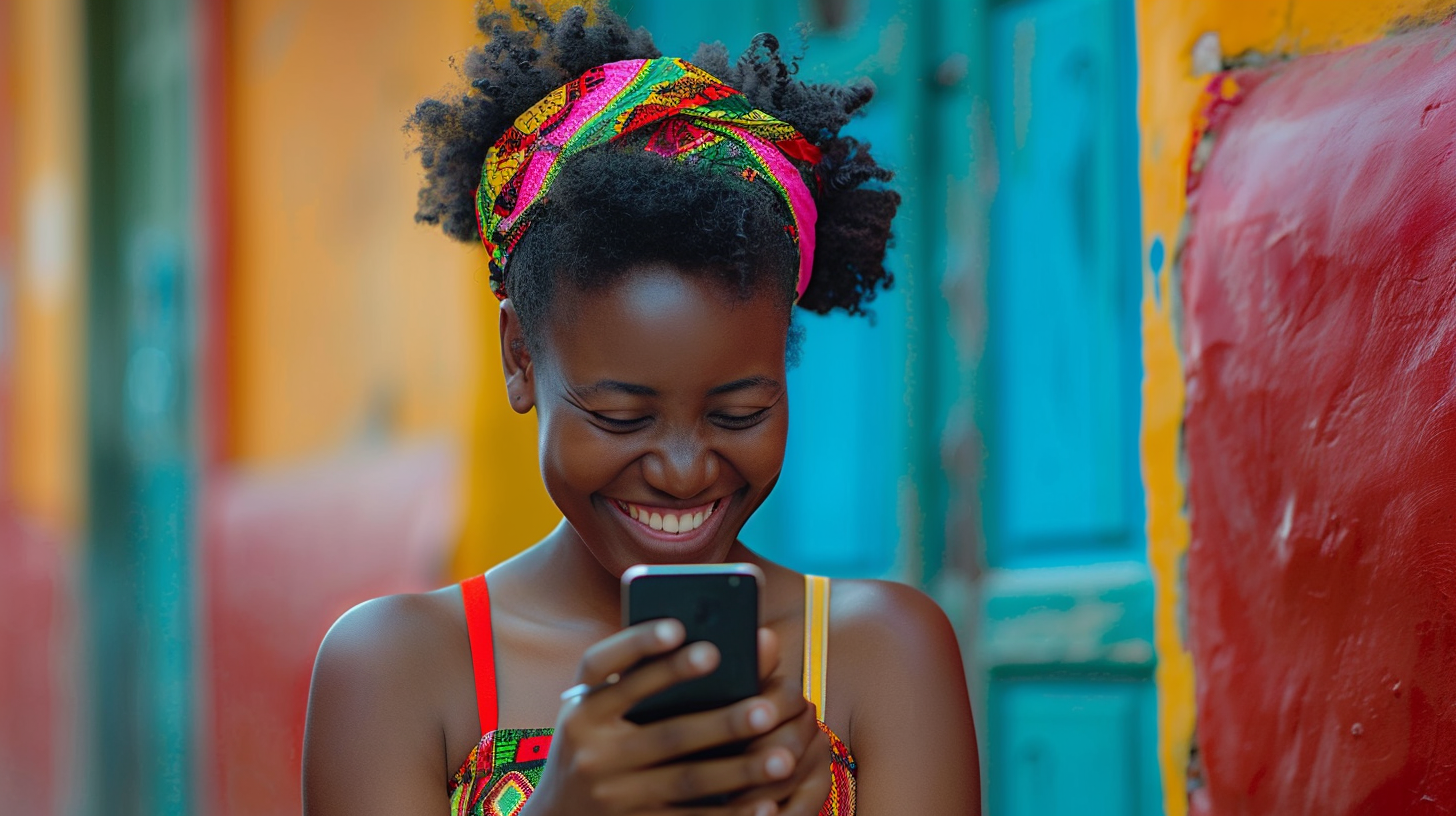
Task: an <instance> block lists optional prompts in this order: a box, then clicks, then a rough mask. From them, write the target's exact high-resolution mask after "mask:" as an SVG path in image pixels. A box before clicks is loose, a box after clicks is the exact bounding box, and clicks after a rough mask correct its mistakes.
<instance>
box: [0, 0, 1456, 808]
mask: <svg viewBox="0 0 1456 816" xmlns="http://www.w3.org/2000/svg"><path fill="white" fill-rule="evenodd" d="M613 5H614V7H616V8H617V9H618V10H619V11H622V12H623V13H625V14H626V15H627V16H628V18H629V19H630V20H632V21H633V22H635V23H637V24H640V25H644V26H646V27H648V28H649V29H650V30H651V31H652V32H653V33H654V35H655V37H656V40H657V43H658V45H659V47H660V48H661V49H662V50H663V51H664V52H665V53H668V54H679V55H684V56H687V55H690V54H691V53H692V51H693V50H694V48H695V47H696V45H697V43H698V42H700V41H705V40H706V41H713V40H719V41H722V42H724V43H725V44H727V45H728V47H729V48H730V49H731V50H734V51H737V50H741V49H742V48H743V47H745V46H746V45H747V44H748V42H749V39H750V38H751V37H752V35H753V34H755V33H756V32H759V31H764V30H768V31H773V32H776V33H778V35H779V36H780V37H781V39H783V40H785V41H786V42H794V41H795V39H796V37H797V36H798V35H797V34H796V28H795V26H796V24H798V23H800V22H804V23H807V24H808V26H809V31H810V32H811V33H809V34H808V35H807V38H806V39H807V51H806V54H807V56H806V57H805V59H804V62H803V66H802V73H803V75H804V76H806V77H810V78H815V79H829V80H849V79H854V78H857V77H868V78H869V79H871V80H872V81H873V82H874V83H875V85H876V87H877V88H878V96H877V99H876V100H875V101H874V102H873V103H872V104H871V105H870V106H869V108H868V110H867V112H866V115H864V116H863V117H862V118H861V119H859V120H857V121H856V122H855V123H853V125H852V126H851V128H850V132H851V133H853V134H854V135H856V136H857V137H859V138H861V139H864V140H867V141H869V142H872V143H873V145H874V147H875V149H876V152H877V155H879V156H880V157H881V160H882V162H883V163H885V164H887V165H889V166H890V167H892V168H893V169H894V170H895V171H896V173H897V179H896V186H897V187H898V188H899V189H900V190H901V191H902V192H903V193H904V196H905V203H904V205H903V207H902V210H901V213H900V216H899V218H898V221H897V234H896V241H895V245H894V247H893V258H892V264H893V269H894V272H895V274H896V279H897V280H896V285H895V287H894V289H893V290H892V291H891V292H889V293H887V294H885V295H883V296H881V297H880V298H879V299H878V300H877V301H875V303H874V315H873V319H871V320H863V319H858V320H857V319H849V318H842V317H830V318H818V317H812V316H807V317H805V316H801V318H802V320H803V323H804V324H805V327H806V331H807V340H806V345H805V349H804V355H803V361H802V364H801V365H800V366H799V367H798V368H797V369H796V370H795V371H793V372H792V373H791V375H790V378H791V388H792V389H793V392H794V395H795V396H794V404H793V410H794V418H793V420H792V427H793V432H792V435H791V439H790V443H789V450H788V458H787V462H786V465H785V470H784V475H783V479H782V481H781V482H780V484H779V486H778V488H777V489H776V491H775V493H774V494H773V496H772V497H771V499H770V500H769V502H768V503H767V504H766V505H765V506H764V508H763V509H762V511H761V512H759V513H758V514H757V515H756V516H755V518H754V519H753V521H752V522H751V523H750V525H749V527H748V529H747V530H746V531H745V533H744V540H745V541H746V542H747V543H748V544H749V545H750V546H752V547H755V548H757V549H759V550H760V551H762V552H764V553H765V554H766V555H768V556H769V557H772V558H776V559H779V560H781V561H783V562H784V563H786V564H788V565H790V566H792V567H795V568H797V569H800V570H805V571H812V572H818V573H823V574H828V575H831V576H841V577H867V576H869V577H885V578H892V579H896V580H901V581H905V582H908V583H911V584H914V585H916V586H919V587H921V588H923V589H925V590H926V591H927V592H929V593H931V594H932V595H933V596H934V597H935V598H936V599H937V600H938V601H939V602H940V603H941V604H942V605H943V606H944V607H945V609H946V610H947V612H948V613H949V614H950V615H951V617H952V620H953V621H954V622H955V624H956V626H957V628H958V630H959V632H960V635H961V638H962V646H963V652H964V654H965V655H966V658H967V661H968V669H969V676H970V679H971V684H972V692H973V699H974V700H975V705H976V708H977V716H978V722H979V729H980V731H979V736H980V739H981V744H982V758H983V768H982V769H980V772H981V773H983V774H984V779H985V782H986V788H985V789H986V795H987V797H988V798H987V801H988V804H989V808H990V809H989V811H988V812H989V813H992V814H995V815H996V816H1019V815H1020V814H1027V815H1028V816H1030V814H1036V815H1037V816H1056V815H1057V814H1098V815H1100V814H1108V816H1124V815H1125V814H1134V815H1136V816H1152V815H1153V814H1162V813H1168V814H1184V813H1186V812H1187V802H1188V799H1187V796H1188V791H1189V788H1190V787H1192V788H1196V787H1197V786H1198V785H1200V784H1202V783H1201V780H1202V776H1201V775H1202V773H1203V771H1202V768H1201V766H1200V765H1199V762H1198V759H1197V757H1196V755H1195V754H1194V753H1193V752H1192V750H1191V749H1192V746H1193V744H1194V743H1193V736H1192V732H1193V722H1194V714H1193V710H1194V708H1193V695H1194V691H1193V666H1192V662H1191V658H1190V656H1189V653H1188V651H1187V647H1186V646H1185V645H1184V642H1183V625H1182V623H1180V622H1181V621H1183V615H1184V611H1185V609H1184V606H1183V604H1184V601H1183V598H1182V594H1181V593H1182V590H1181V587H1182V585H1183V578H1182V575H1183V569H1184V567H1183V556H1184V553H1185V551H1186V550H1187V548H1188V544H1189V532H1188V525H1187V521H1186V519H1185V517H1184V498H1183V496H1184V494H1183V480H1184V477H1185V474H1184V472H1183V470H1182V468H1183V463H1182V460H1180V458H1179V457H1180V453H1179V451H1180V448H1179V445H1180V438H1179V433H1180V427H1181V421H1182V416H1183V413H1182V412H1183V405H1184V403H1183V399H1184V384H1185V383H1184V375H1183V372H1182V368H1181V367H1180V366H1181V364H1180V360H1179V353H1178V347H1177V343H1176V341H1175V336H1176V335H1175V331H1174V329H1175V321H1176V319H1177V318H1178V314H1179V313H1178V312H1176V309H1177V308H1179V305H1178V304H1177V298H1176V296H1175V295H1171V294H1169V293H1170V292H1172V291H1173V290H1172V289H1171V288H1170V287H1171V286H1172V284H1173V283H1174V282H1175V281H1174V280H1173V279H1172V278H1171V277H1170V275H1171V274H1172V267H1173V260H1174V256H1175V252H1176V248H1177V246H1178V243H1179V240H1180V237H1179V236H1180V230H1181V229H1182V224H1183V220H1182V219H1183V218H1184V214H1185V193H1186V189H1185V186H1184V175H1185V171H1186V168H1187V167H1188V166H1189V159H1190V156H1191V152H1190V150H1191V148H1190V145H1191V144H1193V134H1194V133H1195V130H1196V127H1197V126H1199V125H1198V121H1199V120H1198V118H1197V116H1196V113H1197V112H1198V111H1199V110H1202V109H1203V108H1201V107H1200V106H1201V105H1204V104H1205V103H1207V101H1208V97H1207V94H1206V93H1205V87H1215V86H1209V84H1208V83H1209V80H1210V77H1215V78H1216V76H1217V75H1219V72H1221V71H1223V70H1225V69H1226V68H1228V67H1230V66H1231V65H1232V64H1233V63H1232V62H1231V58H1229V57H1226V56H1225V55H1227V54H1239V53H1241V52H1243V51H1244V49H1246V48H1253V49H1258V48H1264V49H1268V50H1269V51H1272V52H1278V53H1284V54H1288V53H1290V52H1292V51H1295V50H1300V49H1302V50H1304V51H1310V52H1314V51H1320V50H1332V49H1335V48H1338V47H1345V46H1350V45H1354V44H1359V43H1361V42H1366V41H1369V40H1372V39H1375V38H1377V37H1379V36H1382V34H1383V32H1386V31H1389V30H1391V26H1394V25H1396V23H1397V22H1399V21H1402V20H1407V19H1408V17H1407V15H1410V14H1413V13H1416V12H1421V13H1425V12H1428V11H1429V10H1430V9H1432V8H1434V7H1436V6H1439V5H1442V4H1441V3H1431V2H1423V1H1422V0H1411V2H1399V1H1391V2H1386V1H1384V0H1383V1H1382V2H1380V3H1356V2H1348V1H1347V0H1328V1H1327V2H1322V3H1314V2H1304V1H1303V0H1297V1H1294V2H1291V1H1290V0H1242V2H1239V3H1217V2H1212V1H1211V0H1207V1H1205V0H1139V2H1134V1H1133V0H795V1H794V2H790V1H789V0H741V2H736V3H721V4H711V5H710V4H706V3H682V2H668V0H619V1H618V2H615V3H614V4H613ZM1445 5H1449V4H1445ZM472 23H473V13H472V2H471V0H347V2H346V1H345V0H0V813H3V814H6V816H11V814H13V815H14V816H21V815H22V814H23V815H24V816H31V814H36V815H37V816H49V815H50V814H88V815H89V814H125V815H126V816H130V815H131V814H158V815H163V814H165V815H166V816H171V815H172V814H188V813H205V814H217V815H218V816H224V815H225V816H281V815H282V814H288V813H297V812H298V810H299V801H300V796H299V765H300V744H301V738H302V725H303V717H304V710H305V704H306V695H307V689H308V682H309V675H310V671H311V667H312V660H313V656H314V654H315V651H316V649H317V647H318V643H319V641H320V640H321V638H322V636H323V634H324V632H325V631H326V629H327V628H328V626H329V624H330V623H331V622H332V621H334V620H335V619H336V618H337V617H338V616H339V615H340V614H342V613H343V612H344V611H345V610H347V609H348V608H349V607H351V606H352V605H354V604H356V603H358V602H360V601H363V600H365V599H367V598H370V597H374V596H377V595H380V594H385V593H391V592H404V591H419V590H425V589H429V588H433V587H436V586H440V585H443V584H445V583H448V582H451V581H455V580H459V579H461V578H463V577H466V576H468V575H471V574H474V573H477V572H479V571H481V570H483V569H485V568H487V567H489V566H490V565H491V564H494V563H496V562H498V561H499V560H501V559H503V558H505V557H508V556H510V555H511V554H513V553H515V552H517V551H519V550H520V549H522V548H523V547H525V546H527V545H529V544H530V543H532V542H533V541H535V540H536V539H537V538H538V537H539V536H540V535H542V534H543V533H545V532H546V531H547V530H549V529H550V528H551V526H553V525H554V523H555V522H556V520H557V519H558V518H559V516H558V514H557V513H556V512H555V510H554V507H553V506H552V505H551V504H550V502H549V500H548V499H547V498H546V496H545V494H544V491H543V490H542V488H541V485H540V482H539V478H538V477H537V476H536V465H535V458H534V453H535V448H534V444H535V424H534V419H533V418H531V417H526V418H522V417H518V416H517V415H515V414H514V413H513V412H511V411H510V410H509V409H508V407H507V405H506V402H505V400H504V399H503V389H502V384H501V382H500V374H499V370H500V369H499V363H498V358H497V348H496V309H495V302H494V299H493V298H492V297H491V296H490V293H489V290H488V287H487V286H486V277H485V275H486V273H485V260H484V257H483V255H482V253H481V252H480V251H479V249H478V248H474V247H465V246H460V245H457V244H455V243H453V242H451V241H449V240H447V239H445V238H444V237H443V236H442V235H441V234H440V233H439V232H438V231H437V230H433V229H430V228H427V227H424V226H419V225H416V224H415V223H414V222H413V220H412V215H413V211H414V199H415V191H416V188H417V184H418V172H417V169H416V168H417V162H416V159H415V157H414V156H412V154H411V145H410V141H409V138H408V137H407V135H406V134H404V133H403V132H402V125H403V122H404V119H405V117H406V115H407V114H408V113H409V111H410V110H411V109H412V107H413V105H414V103H415V102H417V101H418V100H419V99H421V98H422V97H424V96H425V95H428V94H433V93H438V92H440V91H442V90H444V89H446V88H447V87H453V86H455V85H457V84H458V77H457V75H456V73H455V71H454V65H455V64H456V63H458V61H459V60H460V59H461V58H462V57H463V55H464V54H465V51H466V49H468V48H469V47H470V46H471V45H472V44H473V43H475V42H477V41H478V40H477V36H478V35H477V33H476V32H475V29H474V26H473V24H472ZM1220 31H1221V32H1222V36H1223V40H1222V42H1220V40H1219V38H1218V35H1217V34H1215V35H1214V36H1213V40H1212V42H1210V41H1209V40H1208V38H1207V37H1208V32H1220ZM1200 49H1201V50H1200ZM1215 96H1217V94H1215ZM1140 98H1141V108H1140V107H1139V104H1140V103H1139V100H1140ZM1204 124H1206V122H1205V123H1204ZM1424 124H1425V120H1424V119H1423V120H1422V126H1424ZM1199 132H1201V131H1199ZM803 508H813V511H812V512H808V513H806V512H804V510H803ZM1397 686H1399V683H1397ZM932 750H933V748H932ZM966 772H967V773H975V772H977V769H972V768H968V769H967V770H966ZM1229 812H1244V811H1233V810H1231V811H1229ZM1250 812H1252V811H1250ZM1261 812H1263V811H1261ZM1285 812H1290V811H1285ZM1325 812H1327V813H1333V812H1336V811H1333V810H1331V811H1325ZM1391 812H1394V811H1391Z"/></svg>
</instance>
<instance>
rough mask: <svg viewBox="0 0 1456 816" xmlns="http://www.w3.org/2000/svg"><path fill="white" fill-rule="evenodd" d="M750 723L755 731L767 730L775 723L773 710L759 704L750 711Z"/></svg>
mask: <svg viewBox="0 0 1456 816" xmlns="http://www.w3.org/2000/svg"><path fill="white" fill-rule="evenodd" d="M748 724H749V725H751V726H753V730H755V731H767V730H768V727H769V726H771V725H773V712H772V711H770V710H769V707H768V706H766V705H757V706H754V707H753V708H751V709H749V711H748Z"/></svg>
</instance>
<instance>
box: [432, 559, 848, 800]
mask: <svg viewBox="0 0 1456 816" xmlns="http://www.w3.org/2000/svg"><path fill="white" fill-rule="evenodd" d="M460 594H461V597H462V598H463V599H464V602H465V626H466V629H467V630H468V632H469V636H470V660H471V664H472V665H473V668H474V671H475V702H476V707H477V708H478V709H479V713H480V732H481V734H482V735H483V736H482V737H481V738H480V743H479V744H477V745H476V746H475V747H474V748H472V749H470V755H469V756H467V757H466V758H465V762H464V763H463V764H462V765H461V766H460V770H458V771H456V772H455V777H454V779H453V780H452V781H451V783H450V816H516V814H518V813H520V812H521V809H522V808H524V807H525V805H526V799H527V798H528V797H530V795H531V792H532V791H534V790H535V789H536V784H537V783H538V782H540V781H541V773H542V771H543V770H544V769H545V767H546V762H547V757H548V755H549V754H550V752H551V732H552V729H550V728H496V717H497V711H496V688H495V649H494V644H493V641H492V638H491V625H490V590H489V587H488V586H487V585H486V582H485V576H484V575H477V576H475V577H474V578H469V579H466V580H465V581H462V582H461V584H460ZM828 657H829V579H828V578H823V577H820V576H817V575H806V576H804V698H805V699H807V700H808V701H809V702H810V703H812V704H813V706H814V712H815V718H816V719H817V720H818V722H819V729H820V730H821V731H823V732H824V733H825V734H826V735H828V737H829V754H830V756H829V760H830V762H829V769H830V776H831V780H832V782H831V785H830V788H829V797H828V798H827V799H825V800H824V807H823V808H821V809H820V810H819V816H854V782H855V780H854V778H855V762H854V757H853V756H852V755H851V754H850V753H849V747H848V746H846V745H845V744H844V742H843V741H842V740H840V739H839V737H838V736H837V735H835V733H834V732H833V731H831V730H830V729H829V726H828V725H825V723H824V702H825V690H826V689H827V687H828V669H829V664H828Z"/></svg>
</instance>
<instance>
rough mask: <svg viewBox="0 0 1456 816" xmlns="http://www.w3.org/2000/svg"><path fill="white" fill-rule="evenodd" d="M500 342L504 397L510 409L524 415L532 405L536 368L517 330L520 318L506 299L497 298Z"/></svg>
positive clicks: (534, 399) (534, 402) (518, 329)
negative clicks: (499, 305)
mask: <svg viewBox="0 0 1456 816" xmlns="http://www.w3.org/2000/svg"><path fill="white" fill-rule="evenodd" d="M500 343H501V369H502V372H503V373H504V374H505V378H506V398H507V399H508V400H510V403H511V408H512V410H514V411H515V412H516V413H518V414H524V413H526V412H527V411H530V410H531V409H532V408H534V407H535V406H536V377H535V373H536V371H535V366H534V363H533V362H532V360H531V349H530V346H529V345H528V344H527V343H526V336H525V333H524V332H522V331H521V319H520V317H518V316H517V315H516V307H515V306H514V305H513V304H512V303H511V301H510V300H509V299H506V300H503V301H501V310H500Z"/></svg>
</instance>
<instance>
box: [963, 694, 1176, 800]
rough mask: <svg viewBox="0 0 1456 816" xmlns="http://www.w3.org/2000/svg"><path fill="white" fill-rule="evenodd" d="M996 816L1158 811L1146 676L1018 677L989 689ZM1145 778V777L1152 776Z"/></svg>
mask: <svg viewBox="0 0 1456 816" xmlns="http://www.w3.org/2000/svg"><path fill="white" fill-rule="evenodd" d="M991 710H992V711H993V712H994V714H993V717H992V723H991V724H992V730H993V734H994V736H993V737H992V739H991V740H990V745H991V751H992V753H993V754H994V755H995V756H996V757H997V758H998V761H999V770H1000V774H999V775H998V776H997V778H996V781H998V782H999V783H1000V784H998V785H996V786H994V787H992V788H991V789H990V791H989V801H990V807H989V812H990V813H993V814H996V816H1142V815H1143V814H1153V813H1160V812H1161V809H1162V803H1161V801H1160V799H1159V798H1158V797H1157V795H1156V794H1157V791H1158V781H1157V779H1156V776H1157V774H1156V770H1157V763H1156V758H1155V756H1154V754H1155V751H1156V748H1155V746H1156V743H1149V742H1148V741H1147V740H1146V738H1145V737H1144V736H1143V735H1145V734H1146V733H1147V732H1148V731H1149V730H1150V729H1152V728H1154V727H1155V725H1156V722H1155V720H1156V716H1157V712H1156V695H1155V694H1154V693H1153V688H1152V686H1151V685H1149V684H1147V683H1130V682H1118V681H1115V680H1113V681H1108V680H1089V681H1083V682H1064V681H1039V680H1022V681H1010V682H1005V683H1001V684H999V686H998V687H997V688H996V689H995V690H994V691H993V693H992V707H991ZM1150 777H1151V778H1150Z"/></svg>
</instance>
